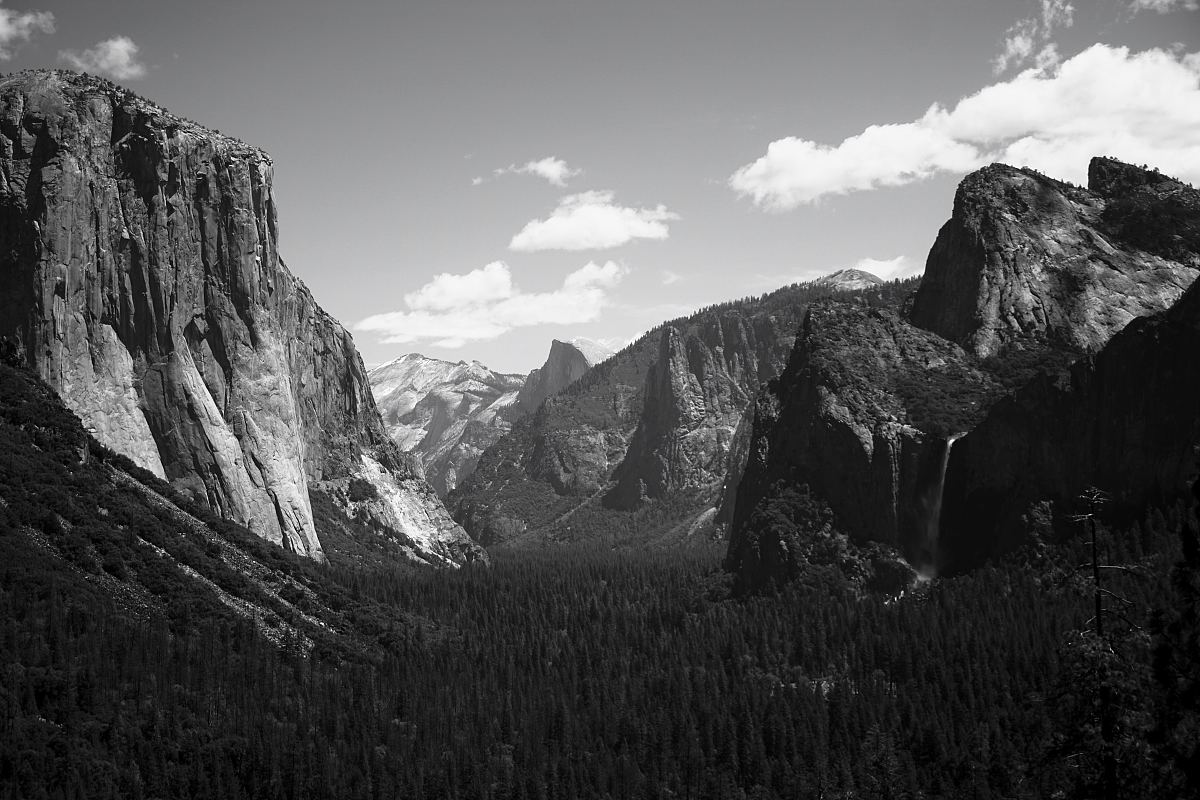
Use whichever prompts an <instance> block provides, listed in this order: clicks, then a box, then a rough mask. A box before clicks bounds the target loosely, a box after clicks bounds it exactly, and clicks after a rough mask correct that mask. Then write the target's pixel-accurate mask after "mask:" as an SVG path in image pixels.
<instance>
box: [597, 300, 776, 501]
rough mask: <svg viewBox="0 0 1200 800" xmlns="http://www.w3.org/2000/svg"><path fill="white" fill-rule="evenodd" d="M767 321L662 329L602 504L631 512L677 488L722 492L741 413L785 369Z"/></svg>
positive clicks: (729, 320) (734, 317) (732, 319)
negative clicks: (631, 431) (719, 488)
mask: <svg viewBox="0 0 1200 800" xmlns="http://www.w3.org/2000/svg"><path fill="white" fill-rule="evenodd" d="M777 339H778V337H777V336H776V334H775V332H774V331H773V330H772V326H771V322H770V320H769V319H766V318H757V319H749V320H748V319H746V318H745V317H743V316H741V315H738V314H728V315H724V316H719V317H714V318H710V319H708V320H706V321H705V323H704V324H703V325H700V326H698V327H697V329H696V330H694V331H691V332H688V331H686V330H681V329H680V328H677V327H675V326H674V325H668V326H667V327H665V328H664V329H663V330H662V333H661V334H660V337H659V341H658V358H657V359H656V360H655V362H654V364H653V366H652V367H651V368H650V370H649V371H648V372H647V375H646V385H645V394H644V396H645V402H644V403H643V405H642V413H641V418H640V419H639V421H638V427H637V429H636V430H635V431H634V434H633V438H632V440H631V441H630V443H629V448H628V450H627V451H626V453H625V457H624V459H623V460H622V461H621V463H620V466H618V468H617V470H616V472H615V473H614V475H613V477H614V478H615V480H616V486H614V487H613V489H612V490H611V491H610V492H609V493H608V495H607V496H606V498H605V502H606V503H607V504H608V505H609V506H611V507H614V508H632V507H635V506H636V505H638V504H639V503H641V502H642V501H644V500H645V499H647V498H654V499H662V498H665V497H667V496H669V495H670V494H672V493H674V492H678V491H679V490H681V489H692V488H702V487H712V486H719V485H720V483H721V482H722V481H723V480H724V478H725V477H726V474H727V473H728V471H729V462H730V454H731V452H732V450H733V444H734V441H735V433H736V431H737V428H738V424H739V422H740V421H741V418H742V415H743V413H744V411H745V409H746V407H747V406H748V405H749V404H750V401H751V400H752V399H753V397H754V393H755V391H756V390H757V388H758V386H759V383H760V380H762V379H763V378H764V377H770V376H773V375H776V374H778V372H779V370H780V369H781V368H782V363H781V359H780V357H779V353H778V351H777V348H776V343H777Z"/></svg>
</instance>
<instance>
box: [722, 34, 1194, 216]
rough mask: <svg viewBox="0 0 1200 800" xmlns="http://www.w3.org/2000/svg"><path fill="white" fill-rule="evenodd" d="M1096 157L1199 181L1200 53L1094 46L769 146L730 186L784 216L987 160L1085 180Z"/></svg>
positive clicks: (961, 171)
mask: <svg viewBox="0 0 1200 800" xmlns="http://www.w3.org/2000/svg"><path fill="white" fill-rule="evenodd" d="M1095 155H1110V156H1115V157H1117V158H1121V159H1124V160H1126V161H1131V162H1134V163H1146V164H1151V165H1153V166H1156V167H1158V168H1159V169H1161V170H1162V171H1163V172H1165V173H1167V174H1170V175H1174V176H1176V177H1178V178H1181V179H1183V180H1186V181H1193V182H1195V181H1200V54H1196V53H1193V54H1190V55H1189V54H1182V53H1179V54H1172V53H1170V52H1167V51H1164V50H1157V49H1153V50H1147V51H1145V52H1142V53H1136V54H1131V53H1130V52H1129V50H1128V48H1124V47H1109V46H1107V45H1103V44H1096V45H1092V46H1091V47H1089V48H1088V49H1087V50H1084V51H1083V52H1082V53H1079V54H1078V55H1076V56H1075V57H1073V58H1071V59H1069V60H1067V61H1065V62H1063V63H1062V64H1061V65H1058V66H1056V67H1053V68H1047V69H1028V70H1025V71H1024V72H1021V73H1020V74H1018V75H1016V76H1014V77H1013V78H1011V79H1009V80H1006V81H1000V82H998V83H995V84H992V85H991V86H987V87H985V88H983V89H981V90H980V91H978V92H976V93H975V94H973V95H971V96H969V97H966V98H963V99H962V100H960V101H959V102H958V103H957V104H956V105H955V106H954V107H953V108H952V109H951V108H945V107H943V106H941V105H939V104H937V103H935V104H934V105H933V106H931V107H930V108H929V110H928V111H926V112H925V114H924V115H923V116H922V117H921V118H920V119H917V120H914V121H913V122H905V123H899V124H891V125H872V126H870V127H869V128H867V129H866V130H864V131H863V132H862V133H860V134H856V135H854V136H850V137H848V138H846V139H844V140H843V141H842V142H841V144H838V145H834V146H831V145H823V144H819V143H817V142H812V141H808V140H805V139H800V138H796V137H788V138H786V139H779V140H777V141H774V142H771V143H770V144H769V145H768V146H767V152H766V155H764V156H762V157H761V158H759V159H758V160H757V161H754V162H753V163H751V164H747V165H746V166H744V167H742V168H741V169H739V170H737V172H735V173H734V174H733V175H732V176H731V177H730V179H729V185H730V187H731V188H732V189H733V190H734V191H736V192H737V193H738V194H739V195H743V196H748V197H750V198H752V199H753V201H754V202H755V203H756V204H757V205H758V206H760V207H762V208H765V209H769V210H775V211H781V210H787V209H793V208H796V207H798V206H800V205H803V204H806V203H813V202H815V201H817V200H819V199H821V198H822V197H825V196H828V195H839V194H848V193H850V192H857V191H866V190H871V189H877V188H880V187H884V186H900V185H904V184H908V183H913V182H916V181H920V180H923V179H926V178H929V177H931V176H933V175H936V174H939V173H963V172H968V171H970V170H972V169H976V168H978V167H981V166H984V165H985V164H988V163H990V162H992V161H1003V162H1005V163H1009V164H1013V165H1016V166H1031V167H1034V168H1036V169H1038V170H1040V171H1042V172H1045V173H1047V174H1049V175H1054V176H1055V177H1060V178H1063V179H1066V180H1070V181H1075V182H1078V183H1084V182H1086V176H1087V165H1088V161H1089V159H1090V158H1091V157H1092V156H1095Z"/></svg>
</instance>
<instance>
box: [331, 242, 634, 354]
mask: <svg viewBox="0 0 1200 800" xmlns="http://www.w3.org/2000/svg"><path fill="white" fill-rule="evenodd" d="M627 273H628V270H627V269H626V268H625V267H623V266H621V265H620V264H617V263H616V262H613V261H607V262H605V263H604V264H602V265H601V264H596V263H595V262H588V263H587V264H585V265H584V266H583V267H581V268H579V269H577V270H575V271H574V272H572V273H571V274H569V275H567V277H566V278H565V279H564V280H563V285H562V287H561V288H559V289H555V290H554V291H550V292H522V291H521V290H519V289H518V288H517V287H516V285H514V284H513V280H512V272H511V271H510V270H509V267H508V265H507V264H505V263H504V262H502V261H494V262H492V263H491V264H488V265H487V266H485V267H483V268H481V269H476V270H472V271H470V272H468V273H466V274H463V275H453V274H450V273H442V274H440V275H437V276H435V277H434V279H433V280H431V281H430V282H429V283H427V284H425V285H424V286H422V287H421V288H420V289H418V290H417V291H415V292H410V293H409V294H406V295H405V296H404V304H405V306H407V310H406V311H392V312H388V313H385V314H376V315H374V316H371V317H367V318H366V319H364V320H362V321H361V322H359V323H358V324H357V325H355V326H354V328H355V330H360V331H372V332H375V333H380V334H382V335H383V341H384V342H385V343H388V344H408V343H410V342H416V341H419V340H433V344H434V345H436V346H438V347H451V348H453V347H462V346H463V345H464V344H466V343H467V342H470V341H478V340H481V339H495V338H496V337H498V336H500V335H502V334H504V333H507V332H508V331H510V330H512V329H513V328H520V327H527V326H531V325H546V324H562V325H566V324H573V323H578V322H590V321H591V320H594V319H596V318H597V317H598V316H599V315H600V311H601V310H602V309H603V308H604V307H605V306H606V305H607V304H608V294H609V292H610V291H611V290H612V289H614V288H615V287H616V286H617V284H619V283H620V282H621V279H622V278H624V277H625V275H626V274H627Z"/></svg>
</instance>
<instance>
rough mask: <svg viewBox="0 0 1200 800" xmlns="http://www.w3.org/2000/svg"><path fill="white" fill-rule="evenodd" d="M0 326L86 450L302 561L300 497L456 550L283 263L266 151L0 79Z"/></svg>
mask: <svg viewBox="0 0 1200 800" xmlns="http://www.w3.org/2000/svg"><path fill="white" fill-rule="evenodd" d="M0 231H3V240H4V242H5V244H6V247H5V249H4V251H3V252H2V253H0V334H2V335H5V336H8V337H10V338H12V339H14V340H15V341H17V342H18V343H19V347H20V349H21V351H22V352H23V354H24V357H25V359H26V361H27V363H29V364H30V365H31V366H32V367H33V368H34V369H35V370H36V371H37V372H38V374H39V375H41V377H42V378H43V379H44V380H45V381H46V382H47V383H48V384H49V385H50V386H51V387H53V388H54V389H55V391H57V392H58V393H59V394H60V395H61V396H62V397H63V399H64V401H65V402H66V403H67V405H68V406H69V407H70V408H71V410H72V411H74V412H75V413H76V414H78V415H79V417H80V418H81V419H82V420H83V421H84V424H85V425H87V426H89V428H90V429H91V430H93V431H94V432H95V436H96V438H97V439H98V440H100V441H101V442H102V443H104V444H105V445H107V446H109V447H111V448H112V449H114V450H116V451H118V452H120V453H122V454H124V455H127V456H128V457H130V458H131V459H133V460H134V461H135V462H136V463H138V464H140V465H142V466H144V467H145V468H146V469H148V470H150V471H151V472H153V473H154V474H156V475H158V476H159V477H163V478H166V479H167V480H169V481H170V482H171V483H172V484H173V485H174V486H175V487H176V488H177V489H179V490H180V491H183V492H185V493H186V494H188V495H190V496H191V497H194V498H196V499H197V500H199V501H201V502H203V503H205V504H207V505H208V506H209V507H211V508H212V509H213V510H214V511H216V512H218V513H219V514H220V515H222V516H224V517H226V518H228V519H230V520H233V521H235V522H238V523H239V524H242V525H245V526H246V527H248V528H250V529H251V530H253V531H254V532H255V533H257V534H258V535H260V536H263V537H265V538H266V539H268V540H271V541H273V542H276V543H279V544H282V545H283V546H285V547H287V548H289V549H291V550H294V551H296V552H299V553H303V554H306V555H309V556H311V557H313V558H318V559H320V558H323V557H324V553H323V548H322V545H321V541H320V539H319V535H318V531H317V530H316V528H315V524H314V522H313V514H312V508H311V501H310V491H321V492H324V493H326V494H328V495H330V496H332V497H336V498H340V499H341V501H342V502H343V504H346V505H347V507H349V505H348V504H349V501H348V499H347V498H348V489H349V484H350V481H351V480H352V479H357V480H359V481H367V482H369V483H371V484H372V485H373V486H375V487H376V492H375V495H374V496H373V497H371V498H366V499H363V500H362V501H359V502H358V504H357V506H356V507H355V509H354V510H355V511H356V513H359V514H362V515H364V516H366V517H370V518H371V519H374V520H376V522H377V523H378V525H379V530H380V531H381V533H382V534H383V535H386V536H389V537H392V538H395V539H396V540H398V541H400V542H401V543H402V544H403V546H404V547H405V548H406V552H409V553H410V554H411V555H412V556H413V557H416V558H420V559H425V560H430V561H433V562H437V563H459V562H461V561H463V560H466V559H469V558H471V557H474V555H476V554H477V552H478V549H477V548H475V547H474V546H473V545H472V543H471V542H470V541H469V540H468V539H467V537H466V536H465V534H464V533H463V531H462V530H461V528H459V527H458V526H457V525H455V524H454V523H453V521H452V520H451V519H450V518H449V516H448V515H447V514H446V512H445V509H444V508H443V507H442V506H441V504H440V503H439V502H438V500H437V497H436V495H435V494H434V493H433V491H432V489H430V488H429V486H428V485H427V484H426V483H425V482H424V480H423V479H422V478H421V475H420V469H419V466H418V465H416V464H415V463H414V462H413V460H412V459H411V458H409V457H406V456H404V455H403V454H402V453H400V451H399V450H398V449H397V448H396V447H395V446H394V444H392V443H391V441H390V440H389V439H388V438H387V435H386V434H385V432H384V429H383V425H382V423H381V421H380V418H379V414H378V411H377V410H376V408H375V403H374V401H373V399H372V397H371V394H370V391H369V387H368V382H367V376H366V370H365V369H364V368H363V364H362V360H361V358H360V357H359V355H358V352H357V351H356V349H355V347H354V344H353V341H352V340H351V338H350V335H349V334H348V333H347V332H346V331H345V329H344V328H343V327H342V326H341V325H340V324H338V323H337V321H335V320H334V319H332V318H331V317H330V316H329V315H328V314H326V313H325V312H324V311H322V310H321V308H320V307H319V306H318V305H317V304H316V303H315V301H314V300H313V298H312V296H311V294H310V293H309V292H308V290H307V289H306V288H305V287H304V285H303V284H302V283H301V282H300V281H299V280H298V279H297V278H296V277H295V276H293V275H292V274H291V273H290V272H289V271H288V270H287V268H286V267H285V266H284V264H283V261H282V259H281V258H280V256H279V253H278V250H277V243H278V224H277V216H276V208H275V201H274V195H273V189H272V164H271V160H270V158H269V156H267V154H266V153H264V152H262V151H261V150H258V149H256V148H253V147H250V146H248V145H246V144H244V143H242V142H241V141H239V140H237V139H233V138H230V137H226V136H222V135H220V134H217V133H215V132H213V131H210V130H207V129H205V128H202V127H201V126H199V125H197V124H195V123H193V122H190V121H188V120H184V119H181V118H179V117H176V116H173V115H171V114H170V113H168V112H166V111H164V110H163V109H161V108H159V107H158V106H155V105H154V104H152V103H150V102H148V101H146V100H144V99H142V98H139V97H137V96H136V95H133V94H132V93H131V92H128V91H126V90H123V89H121V88H120V87H118V86H115V85H114V84H111V83H109V82H107V81H103V80H101V79H97V78H91V77H88V76H81V75H78V74H75V73H71V72H66V71H35V72H25V73H20V74H18V75H15V76H10V77H7V78H4V79H3V80H2V81H0Z"/></svg>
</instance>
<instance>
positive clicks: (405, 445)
mask: <svg viewBox="0 0 1200 800" xmlns="http://www.w3.org/2000/svg"><path fill="white" fill-rule="evenodd" d="M367 377H368V379H369V380H370V382H371V391H372V393H373V394H374V396H375V402H376V404H377V405H378V407H379V412H380V414H381V415H382V417H383V424H384V427H385V428H386V429H387V431H388V435H389V436H391V437H392V441H394V442H395V443H396V444H397V445H398V446H399V447H400V449H401V450H403V451H405V452H406V453H411V454H412V455H414V456H416V457H417V458H419V459H420V461H421V465H422V467H423V468H424V471H425V479H426V480H427V481H429V484H430V485H431V486H432V487H433V488H434V491H436V492H437V493H438V495H439V496H442V497H444V496H445V495H446V493H447V492H449V491H450V490H451V489H453V488H454V487H455V486H457V485H458V483H459V482H460V481H462V480H463V479H464V478H465V477H467V476H468V475H470V474H471V473H472V472H473V471H474V469H475V464H476V463H477V462H478V461H479V456H480V455H482V454H483V451H484V450H486V449H487V448H488V447H490V446H491V445H492V444H493V443H494V442H495V441H496V440H497V439H499V438H500V437H501V436H502V435H504V434H505V433H506V432H508V430H509V429H510V428H511V427H512V426H511V424H510V423H509V422H508V420H507V419H506V417H505V414H504V412H505V411H506V410H507V409H509V408H510V407H511V406H512V405H513V403H515V402H516V400H517V392H518V391H520V390H521V388H522V387H523V386H524V385H525V384H526V378H525V376H522V375H507V374H504V373H500V372H493V371H492V370H490V369H488V368H487V367H485V366H484V365H483V364H480V363H479V362H478V361H472V362H471V363H469V364H468V363H467V362H465V361H459V362H457V363H455V362H450V361H442V360H440V359H436V358H426V357H425V356H423V355H421V354H419V353H409V354H407V355H404V356H401V357H400V358H397V359H395V360H394V361H390V362H388V363H387V364H383V365H381V366H378V367H375V368H374V369H372V370H371V371H370V372H369V373H368V374H367Z"/></svg>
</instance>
